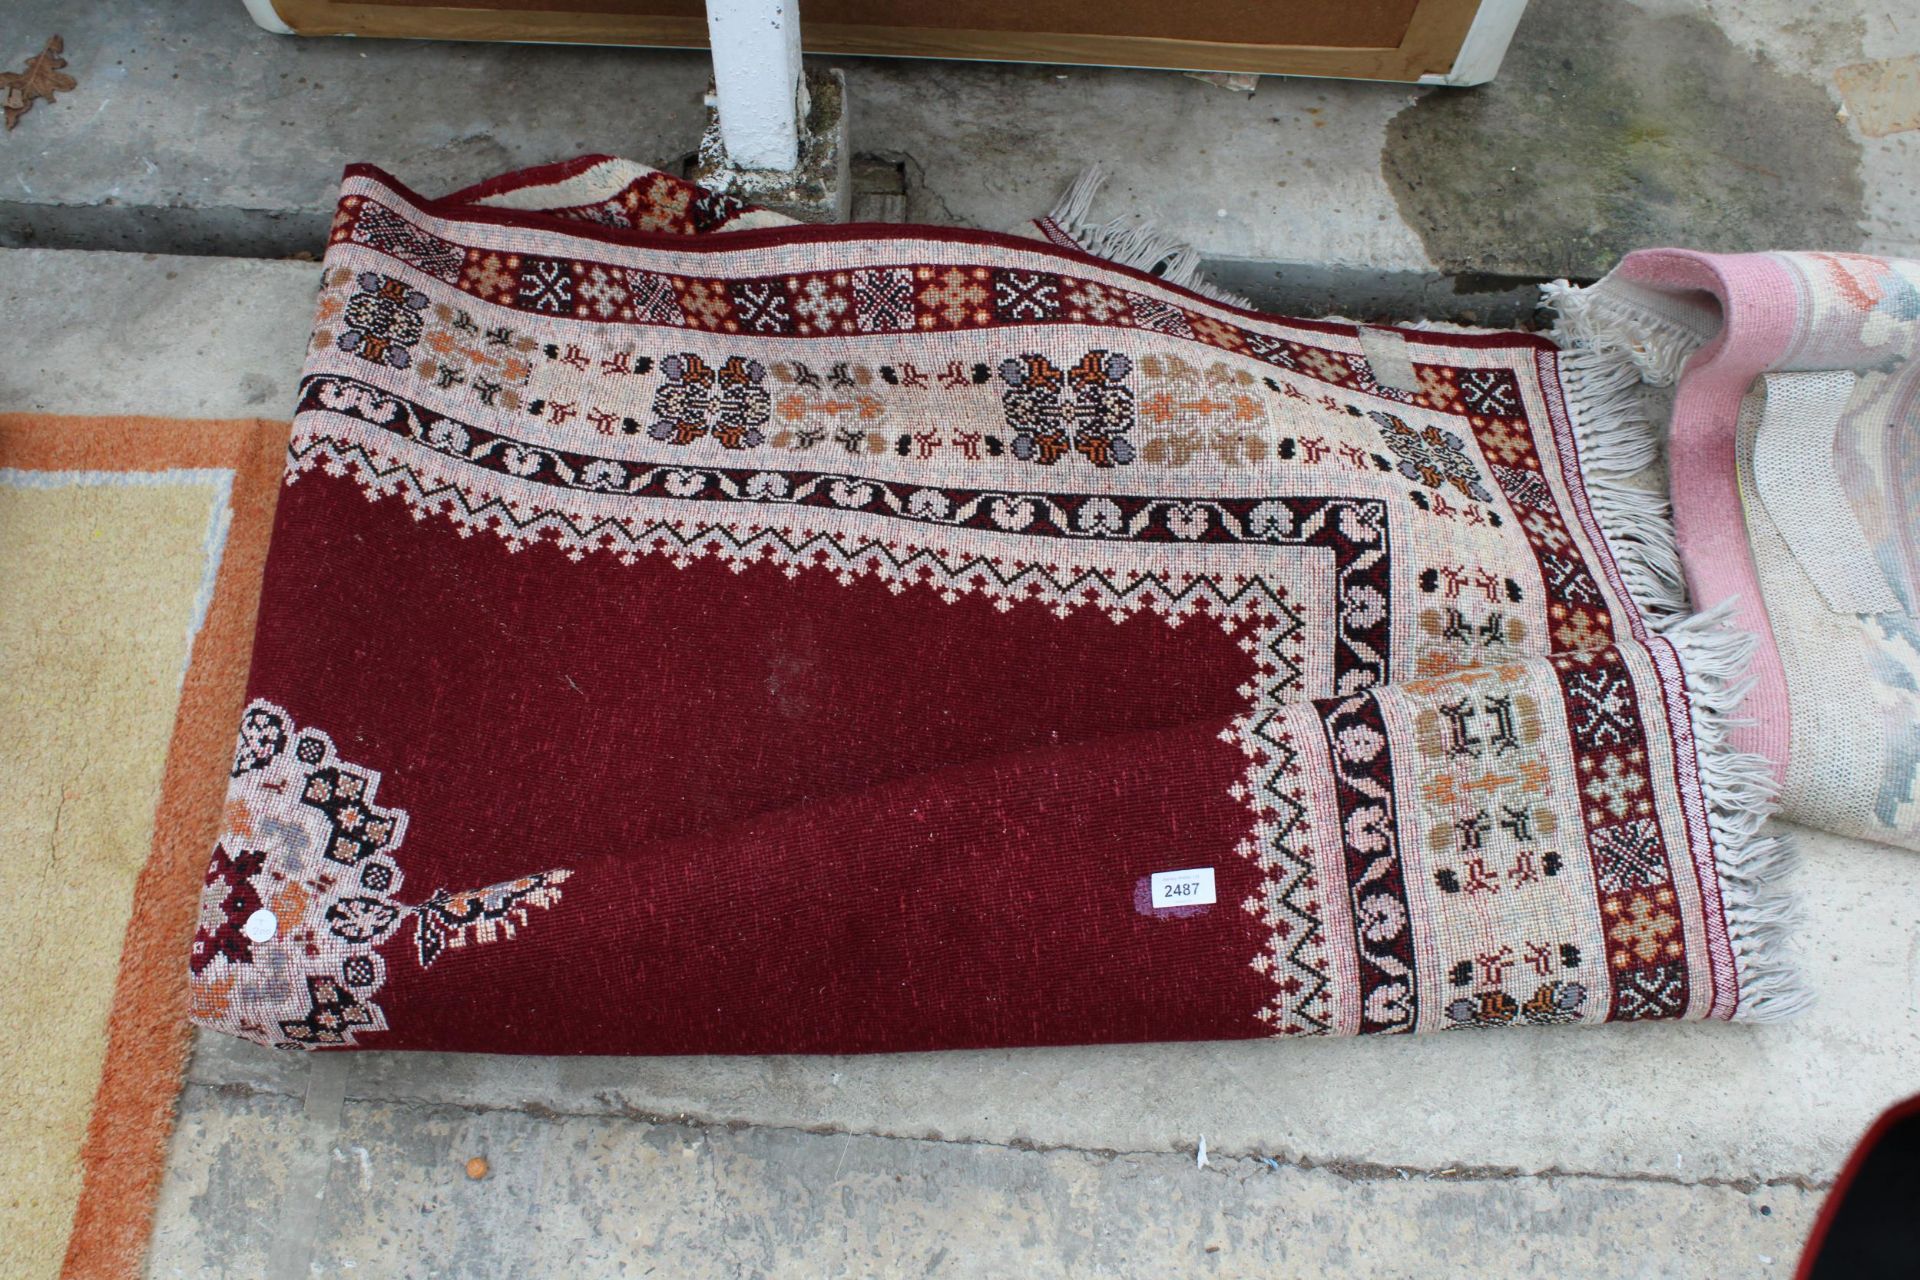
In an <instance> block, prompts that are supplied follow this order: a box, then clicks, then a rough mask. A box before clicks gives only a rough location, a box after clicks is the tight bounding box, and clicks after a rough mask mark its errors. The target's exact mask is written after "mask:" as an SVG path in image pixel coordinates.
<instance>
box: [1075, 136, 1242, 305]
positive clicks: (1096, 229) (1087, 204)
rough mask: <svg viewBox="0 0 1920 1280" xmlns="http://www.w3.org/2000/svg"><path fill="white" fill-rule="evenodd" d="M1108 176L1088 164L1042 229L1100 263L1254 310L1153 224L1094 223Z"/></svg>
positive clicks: (1189, 250)
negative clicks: (1205, 272) (1095, 208)
mask: <svg viewBox="0 0 1920 1280" xmlns="http://www.w3.org/2000/svg"><path fill="white" fill-rule="evenodd" d="M1106 181H1107V171H1106V170H1105V169H1103V168H1101V167H1100V166H1099V165H1097V164H1096V165H1090V166H1088V167H1087V169H1086V171H1085V172H1084V173H1082V174H1081V175H1080V176H1079V177H1078V178H1076V179H1074V182H1073V185H1072V186H1071V187H1068V188H1067V193H1066V194H1065V195H1063V196H1061V197H1060V203H1058V204H1056V205H1054V206H1053V209H1052V211H1051V212H1049V213H1048V214H1047V215H1046V217H1044V218H1041V219H1039V220H1038V224H1039V227H1040V230H1041V231H1042V232H1043V233H1045V234H1046V235H1047V237H1048V238H1049V239H1055V240H1057V239H1060V238H1062V237H1064V238H1066V239H1069V240H1071V241H1073V243H1074V244H1076V245H1078V246H1079V247H1080V248H1081V249H1084V250H1085V251H1086V252H1088V253H1090V254H1092V255H1094V256H1095V257H1096V258H1105V259H1106V260H1107V261H1109V262H1117V263H1119V264H1120V265H1121V266H1123V267H1132V268H1134V269H1135V270H1138V271H1144V272H1146V273H1147V274H1148V275H1151V276H1157V277H1159V278H1160V279H1162V280H1165V281H1166V282H1167V283H1168V284H1173V285H1179V286H1180V287H1181V288H1183V289H1191V290H1193V291H1194V292H1195V293H1197V294H1199V295H1200V296H1201V297H1204V298H1212V299H1213V300H1214V301H1215V302H1224V303H1226V304H1227V305H1228V306H1230V307H1244V308H1246V309H1247V310H1249V311H1251V310H1253V309H1254V308H1253V303H1251V302H1249V301H1248V300H1247V299H1246V298H1243V297H1241V296H1240V295H1239V294H1237V293H1233V292H1231V291H1229V290H1226V289H1222V288H1221V287H1220V286H1219V285H1217V284H1214V283H1213V282H1212V281H1211V280H1208V279H1207V278H1206V277H1205V276H1203V275H1201V274H1200V261H1201V259H1200V251H1199V250H1198V249H1196V248H1194V247H1193V246H1192V245H1190V244H1188V243H1186V242H1185V241H1183V240H1180V239H1178V238H1176V237H1174V236H1171V235H1169V234H1167V233H1166V232H1165V231H1162V230H1160V228H1159V227H1158V226H1157V225H1156V224H1155V223H1153V222H1152V221H1151V220H1149V219H1145V218H1129V217H1118V218H1111V219H1109V220H1108V221H1106V222H1098V223H1096V222H1094V221H1093V220H1092V211H1093V198H1094V196H1096V195H1098V194H1099V192H1100V188H1101V187H1103V186H1104V185H1106Z"/></svg>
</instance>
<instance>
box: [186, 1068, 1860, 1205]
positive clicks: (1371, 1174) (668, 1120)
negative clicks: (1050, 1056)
mask: <svg viewBox="0 0 1920 1280" xmlns="http://www.w3.org/2000/svg"><path fill="white" fill-rule="evenodd" d="M187 1087H188V1088H190V1089H200V1090H205V1091H208V1092H212V1093H216V1094H220V1095H222V1096H227V1097H266V1098H279V1099H285V1100H288V1101H295V1102H297V1101H300V1100H301V1097H300V1095H296V1094H292V1093H287V1092H284V1091H282V1090H278V1089H269V1088H265V1087H263V1086H260V1085H254V1084H247V1083H243V1082H238V1081H236V1082H231V1083H226V1084H208V1083H204V1082H201V1081H189V1082H188V1084H187ZM594 1096H595V1099H596V1100H597V1101H599V1102H601V1103H603V1104H604V1105H605V1107H606V1110H602V1111H586V1110H572V1109H564V1108H560V1107H551V1106H548V1105H546V1104H545V1103H541V1102H529V1103H524V1104H522V1105H519V1106H510V1105H506V1104H501V1103H487V1102H459V1101H452V1100H447V1099H433V1098H421V1097H375V1096H371V1095H363V1094H359V1093H356V1092H354V1090H353V1089H352V1087H351V1085H349V1086H348V1089H347V1093H346V1101H347V1102H349V1103H363V1104H368V1105H374V1106H395V1107H439V1108H444V1109H447V1110H451V1111H460V1112H465V1113H467V1114H471V1115H495V1114H509V1115H524V1116H528V1117H531V1118H533V1119H536V1120H547V1121H555V1120H619V1121H624V1122H627V1123H629V1124H644V1125H657V1126H661V1127H670V1128H679V1129H692V1130H700V1131H705V1130H723V1131H725V1132H728V1133H740V1132H746V1131H749V1130H758V1131H761V1132H764V1133H785V1134H799V1135H804V1136H806V1137H811V1138H872V1139H875V1140H876V1141H882V1142H925V1143H931V1144H936V1145H942V1146H954V1147H985V1148H991V1149H998V1150H1002V1151H1013V1152H1019V1153H1021V1154H1025V1155H1073V1156H1085V1157H1088V1158H1092V1159H1098V1160H1102V1161H1108V1162H1112V1161H1119V1160H1126V1159H1166V1158H1168V1157H1172V1158H1173V1159H1176V1160H1180V1161H1182V1162H1189V1161H1191V1160H1192V1159H1193V1156H1192V1154H1191V1153H1190V1152H1184V1151H1181V1150H1179V1149H1177V1148H1139V1149H1135V1148H1125V1147H1091V1146H1078V1145H1075V1144H1073V1143H1064V1142H1062V1143H1047V1142H1038V1141H1035V1140H1032V1139H1028V1138H1010V1139H1007V1140H1005V1141H995V1140H993V1139H990V1138H950V1137H947V1136H946V1135H944V1134H941V1133H939V1132H937V1131H935V1132H931V1133H887V1132H882V1131H876V1130H868V1129H845V1128H839V1127H836V1126H834V1125H829V1124H819V1125H798V1124H768V1123H760V1122H757V1121H752V1120H741V1119H726V1118H722V1117H719V1116H712V1115H704V1114H699V1113H695V1112H681V1113H678V1114H675V1113H673V1112H667V1111H655V1110H650V1109H647V1108H643V1107H636V1106H633V1105H632V1104H631V1103H627V1102H623V1101H620V1100H618V1099H615V1098H612V1097H611V1096H609V1095H608V1094H605V1093H599V1094H596V1095H594ZM1228 1161H1232V1162H1235V1163H1240V1164H1246V1165H1252V1166H1254V1168H1253V1169H1248V1170H1245V1171H1244V1172H1247V1173H1253V1172H1256V1171H1257V1170H1259V1169H1268V1170H1273V1171H1276V1172H1277V1171H1278V1170H1280V1169H1297V1170H1300V1171H1301V1172H1305V1173H1325V1174H1329V1175H1331V1176H1332V1177H1335V1178H1338V1179H1339V1180H1340V1181H1342V1182H1352V1183H1372V1182H1411V1181H1416V1180H1418V1181H1425V1182H1449V1183H1452V1182H1459V1183H1468V1182H1528V1181H1539V1182H1549V1183H1551V1182H1554V1181H1567V1180H1583V1181H1589V1182H1609V1183H1634V1184H1644V1185H1650V1186H1671V1187H1679V1188H1682V1189H1692V1188H1700V1189H1707V1190H1726V1191H1734V1192H1737V1193H1739V1194H1741V1195H1752V1194H1753V1193H1754V1192H1756V1191H1765V1190H1774V1189H1781V1190H1796V1191H1804V1192H1808V1193H1810V1194H1815V1195H1818V1194H1822V1193H1824V1192H1826V1191H1828V1190H1830V1189H1831V1188H1832V1187H1833V1182H1832V1180H1831V1179H1824V1180H1823V1179H1819V1178H1815V1177H1813V1176H1811V1175H1808V1174H1786V1175H1780V1176H1776V1177H1771V1178H1728V1177H1719V1176H1709V1177H1703V1178H1685V1177H1682V1176H1680V1175H1678V1174H1668V1173H1652V1172H1646V1173H1615V1172H1607V1171H1604V1170H1585V1169H1567V1168H1562V1167H1561V1166H1559V1165H1549V1166H1547V1167H1546V1168H1544V1169H1535V1170H1528V1169H1522V1168H1521V1167H1519V1166H1518V1165H1466V1164H1461V1165H1448V1166H1444V1167H1439V1168H1430V1167H1425V1166H1420V1165H1411V1164H1391V1163H1383V1162H1380V1161H1374V1160H1360V1159H1352V1158H1347V1157H1337V1156H1336V1157H1328V1158H1324V1159H1315V1158H1313V1157H1311V1156H1288V1155H1274V1154H1268V1153H1264V1152H1259V1151H1237V1150H1232V1149H1227V1150H1221V1149H1217V1148H1215V1147H1213V1146H1211V1145H1210V1146H1209V1147H1208V1148H1207V1163H1208V1165H1209V1167H1212V1166H1217V1165H1222V1164H1224V1163H1226V1162H1228Z"/></svg>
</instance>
